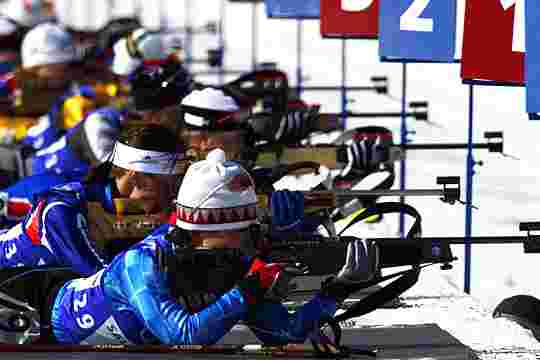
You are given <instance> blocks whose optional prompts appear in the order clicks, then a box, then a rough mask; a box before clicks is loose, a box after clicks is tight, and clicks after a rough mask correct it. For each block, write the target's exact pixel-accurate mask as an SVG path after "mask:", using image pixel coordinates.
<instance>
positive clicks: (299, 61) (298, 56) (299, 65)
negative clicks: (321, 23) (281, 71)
mask: <svg viewBox="0 0 540 360" xmlns="http://www.w3.org/2000/svg"><path fill="white" fill-rule="evenodd" d="M302 25H303V24H302V19H298V20H296V93H297V94H298V98H300V96H301V95H302Z"/></svg>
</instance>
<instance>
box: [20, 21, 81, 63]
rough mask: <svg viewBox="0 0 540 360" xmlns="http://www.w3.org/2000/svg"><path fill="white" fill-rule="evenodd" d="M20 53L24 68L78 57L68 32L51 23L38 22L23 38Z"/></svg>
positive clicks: (65, 61)
mask: <svg viewBox="0 0 540 360" xmlns="http://www.w3.org/2000/svg"><path fill="white" fill-rule="evenodd" d="M21 53H22V65H23V67H24V68H29V67H33V66H38V65H47V64H59V63H69V62H72V61H75V60H78V59H79V57H78V55H77V52H76V50H75V45H74V43H73V38H72V37H71V35H70V34H69V32H67V31H66V30H65V29H63V28H62V27H60V26H58V25H56V24H52V23H45V24H40V25H38V26H36V27H35V28H33V29H32V30H30V31H29V32H28V33H27V34H26V36H25V37H24V39H23V42H22V46H21Z"/></svg>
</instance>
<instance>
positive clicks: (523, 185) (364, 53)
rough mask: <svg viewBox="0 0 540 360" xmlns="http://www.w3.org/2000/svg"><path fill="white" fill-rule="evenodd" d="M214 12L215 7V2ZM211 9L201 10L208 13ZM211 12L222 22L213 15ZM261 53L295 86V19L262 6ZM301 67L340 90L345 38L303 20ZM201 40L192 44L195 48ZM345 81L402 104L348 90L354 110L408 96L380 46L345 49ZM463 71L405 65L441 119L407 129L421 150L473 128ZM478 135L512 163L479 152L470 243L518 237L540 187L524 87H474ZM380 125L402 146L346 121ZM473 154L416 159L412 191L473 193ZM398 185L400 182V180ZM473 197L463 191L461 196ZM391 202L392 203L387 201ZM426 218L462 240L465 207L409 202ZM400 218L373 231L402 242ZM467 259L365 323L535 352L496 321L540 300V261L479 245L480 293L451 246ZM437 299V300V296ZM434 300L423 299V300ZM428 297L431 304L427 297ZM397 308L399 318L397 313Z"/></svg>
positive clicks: (244, 46)
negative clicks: (385, 80) (498, 143)
mask: <svg viewBox="0 0 540 360" xmlns="http://www.w3.org/2000/svg"><path fill="white" fill-rule="evenodd" d="M207 3H208V4H210V1H204V5H203V4H202V2H199V4H197V5H195V7H196V10H193V13H194V14H197V16H195V17H194V21H196V22H198V21H201V22H203V21H204V19H203V18H204V17H205V16H208V17H211V16H214V18H217V11H218V8H217V6H216V7H215V8H214V9H212V7H211V6H208V4H207ZM215 3H216V4H217V3H218V2H217V1H215ZM203 6H204V8H203ZM212 11H215V12H214V15H210V12H212ZM250 11H251V6H250V5H233V4H227V12H226V16H227V23H226V39H227V53H226V54H227V55H226V62H227V65H228V66H229V67H231V68H245V67H249V66H250V61H251V52H250V51H251V50H250V44H251V38H250V36H249V35H247V34H249V33H251V30H250V24H251V23H250ZM258 15H259V19H260V29H259V50H258V59H259V60H261V61H278V63H279V65H280V67H281V68H283V69H285V70H286V71H287V72H288V74H289V76H290V78H291V82H294V74H295V67H296V42H295V40H294V39H295V38H296V22H295V21H293V20H270V19H266V17H265V15H264V13H263V7H262V6H260V7H259V14H258ZM303 38H304V43H303V47H304V55H303V71H304V75H306V76H308V77H309V79H310V80H309V81H308V82H306V83H305V84H306V85H308V84H316V85H321V84H324V85H331V84H334V85H336V84H338V82H339V81H340V77H341V72H340V64H341V58H340V56H341V55H340V54H341V53H340V50H341V41H339V40H328V39H324V40H323V39H321V37H320V35H319V29H318V22H317V21H304V37H303ZM197 44H198V43H197V42H195V47H197ZM347 46H348V48H347V54H348V57H347V61H348V72H347V77H348V79H349V84H350V85H365V84H368V83H369V78H370V76H372V75H387V76H388V77H389V80H390V93H391V94H392V95H393V97H394V99H391V98H390V97H384V96H380V95H375V94H371V93H355V94H350V98H351V100H353V101H354V102H353V103H351V105H350V108H351V110H357V111H399V107H400V103H399V101H396V99H398V100H399V96H400V95H401V70H402V67H401V65H400V64H388V63H380V62H379V60H378V55H377V46H378V44H377V42H376V41H371V40H350V41H348V45H347ZM459 69H460V68H459V64H409V65H408V89H407V92H408V94H407V95H408V99H409V100H427V101H429V105H430V107H429V112H430V120H431V121H432V122H433V123H419V122H413V121H410V122H409V126H410V128H411V129H412V130H415V131H416V134H415V135H412V136H411V138H412V139H413V141H414V142H415V143H426V142H466V139H467V131H468V127H467V124H468V118H467V116H468V87H467V86H466V85H462V84H461V80H460V77H459ZM474 91H475V100H474V106H475V109H474V116H475V118H474V139H475V141H476V142H481V141H483V132H485V131H504V138H505V153H507V154H509V155H511V156H512V157H503V156H501V155H495V154H489V153H487V152H486V151H482V150H479V151H475V160H477V161H478V160H483V161H484V165H483V166H482V167H476V175H475V177H474V185H475V186H474V195H473V203H474V204H475V205H476V206H477V207H478V210H474V211H473V227H472V229H473V236H492V235H493V236H496V235H512V236H516V235H520V234H519V232H518V223H519V222H522V221H535V220H540V211H539V210H540V196H539V195H538V194H539V192H538V189H537V181H538V179H539V177H538V176H539V173H540V171H539V170H540V162H539V161H538V159H539V158H540V146H538V139H540V123H538V122H534V121H529V120H528V119H527V116H526V114H525V91H524V89H522V88H503V87H475V89H474ZM304 98H305V99H307V100H309V101H312V102H317V103H321V104H322V110H323V111H339V110H340V97H339V95H337V94H332V93H306V94H305V95H304ZM369 124H380V125H384V126H388V127H389V128H390V129H392V130H393V131H395V132H394V134H395V141H396V142H397V141H399V120H396V119H388V120H385V121H372V122H367V121H356V122H355V121H350V122H349V123H348V127H354V126H355V125H369ZM465 159H466V151H416V152H412V151H411V152H409V154H408V160H407V167H408V174H407V176H408V177H407V187H410V188H430V187H434V186H435V177H437V176H451V175H454V176H455V175H458V176H461V179H462V183H461V184H462V188H463V189H464V188H465V174H466V173H465ZM396 185H397V184H396ZM464 197H465V195H463V199H464ZM388 200H395V199H388ZM407 202H408V203H410V204H411V205H413V206H415V207H416V208H417V209H418V210H419V211H420V213H421V214H422V216H423V220H424V221H423V224H422V225H423V229H424V235H425V236H463V235H464V232H465V223H464V218H465V207H464V206H462V205H453V206H451V205H447V204H443V203H441V202H440V201H439V200H437V199H432V198H416V199H412V198H411V199H408V200H407ZM396 230H397V220H396V219H393V218H391V217H387V219H385V224H383V225H379V226H378V228H377V229H372V231H375V232H378V233H380V234H381V235H385V236H393V235H396ZM453 252H454V255H455V256H458V257H459V258H460V260H459V261H457V262H455V263H454V269H453V270H450V271H440V270H438V268H434V269H430V270H428V271H425V272H424V273H423V275H422V276H421V279H420V281H419V283H418V284H417V285H416V286H415V287H413V289H411V290H410V291H409V292H408V293H406V294H405V297H419V299H420V300H417V301H420V302H421V303H422V305H421V306H420V307H419V308H415V307H413V308H409V309H405V310H400V311H397V312H396V310H385V309H382V310H378V311H375V312H373V313H371V314H368V315H366V316H365V317H363V318H362V321H361V322H362V324H363V325H364V324H365V325H368V324H388V323H400V322H405V323H411V322H414V323H422V322H436V323H438V324H439V325H440V326H441V327H442V328H444V329H446V330H448V331H449V332H450V333H451V334H453V335H454V336H456V337H457V338H458V339H460V340H461V341H462V342H464V343H465V344H467V345H469V346H471V347H472V348H473V349H475V350H481V351H484V350H485V351H488V350H493V349H499V350H500V349H504V348H515V347H518V348H522V349H529V350H539V351H540V344H539V343H538V342H537V341H536V340H534V338H532V337H531V335H530V334H529V333H528V332H527V331H526V330H524V329H521V328H520V327H519V326H517V325H515V324H511V323H509V322H508V321H506V320H502V319H499V320H493V319H491V312H492V310H493V308H494V307H495V306H496V305H497V304H498V303H499V302H500V301H501V300H503V299H504V298H506V297H508V296H511V295H516V294H530V295H533V296H536V297H539V298H540V282H539V281H538V280H537V278H536V276H535V275H534V274H536V272H537V271H538V267H539V265H538V255H535V254H524V253H523V248H522V245H508V244H507V245H474V246H473V249H472V281H471V288H472V297H467V296H466V295H464V294H463V292H462V291H463V283H464V263H463V256H464V252H463V246H459V245H455V246H453ZM431 296H433V297H434V299H433V300H432V299H431V298H430V297H431ZM426 297H427V298H426ZM421 299H423V300H421ZM390 312H391V315H390ZM490 356H491V358H500V359H503V358H504V359H510V358H520V359H523V358H529V357H530V358H535V355H533V354H522V355H519V356H518V355H516V357H511V355H510V354H500V356H498V357H497V355H493V354H492V355H489V354H487V353H486V355H485V358H490Z"/></svg>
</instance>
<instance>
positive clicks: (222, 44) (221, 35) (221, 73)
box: [218, 0, 226, 85]
mask: <svg viewBox="0 0 540 360" xmlns="http://www.w3.org/2000/svg"><path fill="white" fill-rule="evenodd" d="M219 13H220V14H219V17H220V19H219V48H220V50H221V51H223V60H222V62H221V65H219V77H218V79H219V80H218V81H219V84H220V85H223V84H224V83H225V73H224V71H223V70H224V67H225V55H226V52H225V0H221V4H220V8H219Z"/></svg>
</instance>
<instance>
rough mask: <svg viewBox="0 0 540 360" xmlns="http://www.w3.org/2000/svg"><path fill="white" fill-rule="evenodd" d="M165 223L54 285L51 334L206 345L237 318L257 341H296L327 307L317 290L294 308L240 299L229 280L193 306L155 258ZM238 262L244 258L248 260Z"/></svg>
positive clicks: (331, 303)
mask: <svg viewBox="0 0 540 360" xmlns="http://www.w3.org/2000/svg"><path fill="white" fill-rule="evenodd" d="M172 229H173V226H171V225H163V226H161V227H159V228H158V229H156V230H155V231H154V233H152V234H151V235H150V236H148V237H147V238H146V239H145V240H143V241H141V242H140V243H138V244H136V245H134V246H133V247H131V248H130V249H128V250H126V251H124V252H123V253H120V254H119V255H117V256H116V257H115V258H114V260H113V261H112V262H111V264H110V265H108V266H107V267H106V268H104V269H102V270H100V271H99V272H98V273H96V274H95V275H93V276H91V277H88V278H81V279H76V280H71V281H68V282H67V283H66V284H65V285H64V286H63V287H62V288H61V289H60V290H59V292H58V294H57V296H56V299H55V301H54V305H53V310H52V314H51V324H52V329H53V333H54V336H55V338H56V340H57V341H58V342H60V343H69V344H149V343H156V342H158V343H162V344H199V345H209V344H213V343H216V342H217V341H219V340H220V339H221V338H222V337H223V336H224V335H225V334H226V333H227V332H228V331H229V330H230V329H231V328H232V327H233V326H234V325H235V324H237V323H238V322H239V321H244V322H245V323H247V325H248V326H250V328H251V329H252V331H253V332H254V333H255V334H256V336H257V337H258V338H259V339H261V340H262V341H263V342H264V343H271V344H284V343H291V342H295V343H298V342H300V343H303V342H304V341H305V339H306V338H307V336H308V335H309V334H310V333H311V332H312V331H313V330H315V329H316V328H318V326H319V320H320V319H321V318H322V317H323V316H325V315H327V314H330V315H333V313H334V312H335V310H336V302H335V300H334V299H330V298H324V297H322V296H320V295H316V296H315V297H314V298H313V299H312V300H311V301H309V302H308V303H306V304H305V305H304V306H303V307H301V308H300V309H299V310H297V311H296V312H295V313H294V314H289V312H288V311H287V309H286V308H285V307H284V306H283V305H282V304H280V303H277V302H266V301H265V302H259V303H257V304H255V305H248V303H247V301H246V297H245V295H244V294H243V293H242V290H240V289H239V288H238V287H236V286H234V287H232V288H231V289H228V290H227V291H223V292H221V291H220V292H217V293H215V292H213V291H212V290H208V293H205V295H204V296H200V297H198V299H200V300H199V303H198V305H197V306H193V303H192V305H191V306H188V305H185V303H183V302H182V301H180V299H175V297H174V296H173V295H172V291H171V290H170V284H169V283H168V281H169V280H170V274H168V273H167V270H166V269H167V265H164V263H165V264H166V262H164V260H163V259H165V258H166V257H167V256H170V255H171V254H172V252H173V248H172V245H171V242H170V241H169V240H168V239H166V238H165V236H166V235H167V233H168V232H169V231H171V230H172ZM243 261H245V262H246V264H249V263H250V262H251V259H250V258H248V257H245V258H243ZM237 280H240V279H233V281H234V282H236V281H237ZM180 286H182V285H180ZM202 299H204V300H202ZM188 308H191V311H190V310H188Z"/></svg>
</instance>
